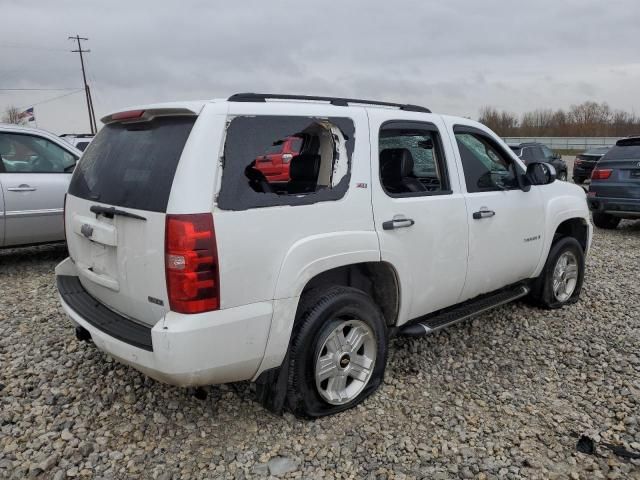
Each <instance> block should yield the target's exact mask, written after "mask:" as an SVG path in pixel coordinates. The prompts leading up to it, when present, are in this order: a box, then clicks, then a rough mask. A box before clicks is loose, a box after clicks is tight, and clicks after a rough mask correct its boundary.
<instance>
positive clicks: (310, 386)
mask: <svg viewBox="0 0 640 480" xmlns="http://www.w3.org/2000/svg"><path fill="white" fill-rule="evenodd" d="M349 318H354V319H358V320H361V321H362V322H364V323H365V324H366V325H367V326H368V327H369V328H370V329H371V330H372V331H373V334H374V337H375V350H376V359H375V363H374V367H373V372H372V373H371V376H370V378H369V380H368V382H367V383H366V386H365V387H364V388H363V389H362V391H361V392H360V393H359V394H358V395H357V396H356V397H355V398H353V399H352V400H351V401H349V402H348V403H345V404H342V405H333V404H330V403H328V402H327V401H325V400H324V399H323V398H322V396H321V395H320V393H319V391H318V388H317V387H316V382H315V361H316V357H317V355H318V348H319V347H320V346H321V345H322V343H323V341H324V339H326V336H327V332H329V331H330V330H332V329H334V328H335V327H336V326H337V325H339V324H340V322H347V321H348V319H349ZM387 348H388V338H387V327H386V322H385V320H384V316H383V315H382V312H381V311H380V309H379V308H378V306H377V305H376V304H375V303H374V301H373V300H372V299H371V297H370V296H369V295H367V294H366V293H365V292H363V291H362V290H358V289H356V288H351V287H328V288H326V289H315V290H313V291H312V292H310V293H309V294H307V295H305V297H304V298H303V299H301V303H300V307H299V309H298V312H297V318H296V323H295V325H294V331H293V333H292V339H291V342H290V345H289V352H288V354H287V358H288V359H289V365H288V372H289V376H288V382H287V395H286V405H287V408H288V409H289V410H291V411H292V412H293V413H294V414H295V415H297V416H301V417H321V416H324V415H330V414H334V413H337V412H341V411H343V410H347V409H349V408H352V407H354V406H356V405H357V404H359V403H360V402H362V401H363V400H364V399H365V398H367V397H368V396H369V395H371V394H372V393H373V392H375V391H376V390H377V389H378V387H379V386H380V384H381V383H382V381H383V378H384V371H385V367H386V364H387Z"/></svg>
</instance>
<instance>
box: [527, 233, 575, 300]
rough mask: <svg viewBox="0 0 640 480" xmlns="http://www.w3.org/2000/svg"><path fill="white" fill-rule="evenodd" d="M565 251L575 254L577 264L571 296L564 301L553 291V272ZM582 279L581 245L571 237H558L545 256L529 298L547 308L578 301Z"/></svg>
mask: <svg viewBox="0 0 640 480" xmlns="http://www.w3.org/2000/svg"><path fill="white" fill-rule="evenodd" d="M566 251H570V252H572V253H573V254H574V255H575V258H576V260H577V266H578V278H577V280H576V285H575V288H574V290H573V293H572V294H571V296H570V297H569V298H568V299H567V300H564V301H560V300H558V298H556V296H555V294H554V293H553V272H554V269H555V267H556V263H557V261H558V259H559V258H560V256H561V255H562V254H563V253H565V252H566ZM583 281H584V251H583V250H582V246H581V245H580V243H578V241H577V240H576V239H575V238H573V237H560V238H559V239H558V240H556V241H555V242H554V244H553V245H552V246H551V250H550V251H549V255H548V256H547V261H546V263H545V265H544V268H543V269H542V273H541V274H540V276H539V277H538V278H536V280H535V281H534V282H533V285H532V289H531V298H532V299H533V300H534V302H535V303H536V304H537V305H539V306H541V307H543V308H548V309H554V308H561V307H564V306H565V305H571V304H572V303H575V302H577V301H578V298H579V297H580V292H581V291H582V282H583Z"/></svg>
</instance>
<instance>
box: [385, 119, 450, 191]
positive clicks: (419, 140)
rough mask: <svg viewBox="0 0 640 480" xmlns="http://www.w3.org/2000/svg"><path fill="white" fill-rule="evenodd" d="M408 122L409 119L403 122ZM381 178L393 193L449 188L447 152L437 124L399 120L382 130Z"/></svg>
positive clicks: (386, 187)
mask: <svg viewBox="0 0 640 480" xmlns="http://www.w3.org/2000/svg"><path fill="white" fill-rule="evenodd" d="M402 124H405V122H402ZM378 153H379V156H380V157H379V158H380V162H379V164H380V181H381V183H382V187H383V188H384V190H385V191H386V193H388V194H389V195H392V196H398V195H400V196H407V195H420V194H426V193H429V192H442V191H447V190H448V188H449V187H448V185H447V176H446V174H445V162H444V153H443V150H442V146H441V143H440V137H439V135H438V132H437V130H435V127H433V129H431V128H429V129H427V128H424V129H423V128H420V125H419V124H415V125H407V124H405V126H402V127H401V126H400V124H399V123H397V122H391V123H390V124H388V125H386V126H383V127H382V129H381V130H380V137H379V145H378Z"/></svg>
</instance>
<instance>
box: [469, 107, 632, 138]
mask: <svg viewBox="0 0 640 480" xmlns="http://www.w3.org/2000/svg"><path fill="white" fill-rule="evenodd" d="M478 121H480V122H481V123H484V124H485V125H486V126H488V127H489V128H491V129H492V130H493V131H494V132H496V133H497V134H498V135H500V136H502V137H626V136H629V135H640V117H638V116H637V115H636V114H634V113H629V112H626V111H624V110H613V109H611V107H609V105H608V104H607V103H596V102H584V103H581V104H580V105H571V106H570V107H569V109H568V110H563V109H558V110H552V109H537V110H533V111H531V112H525V113H523V114H522V115H521V116H518V115H517V114H515V113H511V112H508V111H505V110H498V109H496V108H494V107H490V106H487V107H483V108H481V109H480V115H479V119H478Z"/></svg>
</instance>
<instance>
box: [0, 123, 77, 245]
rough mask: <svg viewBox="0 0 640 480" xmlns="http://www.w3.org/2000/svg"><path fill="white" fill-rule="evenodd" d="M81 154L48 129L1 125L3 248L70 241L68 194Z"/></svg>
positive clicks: (0, 239)
mask: <svg viewBox="0 0 640 480" xmlns="http://www.w3.org/2000/svg"><path fill="white" fill-rule="evenodd" d="M81 154H82V152H80V151H78V150H76V149H75V148H74V147H72V146H71V145H69V144H68V143H67V142H65V141H64V140H62V139H60V138H59V137H58V136H56V135H53V134H52V133H49V132H46V131H44V130H38V129H35V128H27V127H21V126H17V125H0V158H1V160H2V161H1V162H0V190H1V193H2V194H1V195H0V247H16V246H22V245H32V244H38V243H49V242H59V241H64V222H63V216H62V213H63V211H62V208H63V204H64V196H65V193H66V192H67V187H68V186H69V181H70V180H71V173H72V172H73V169H74V167H75V165H76V162H77V161H78V158H80V155H81Z"/></svg>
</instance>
